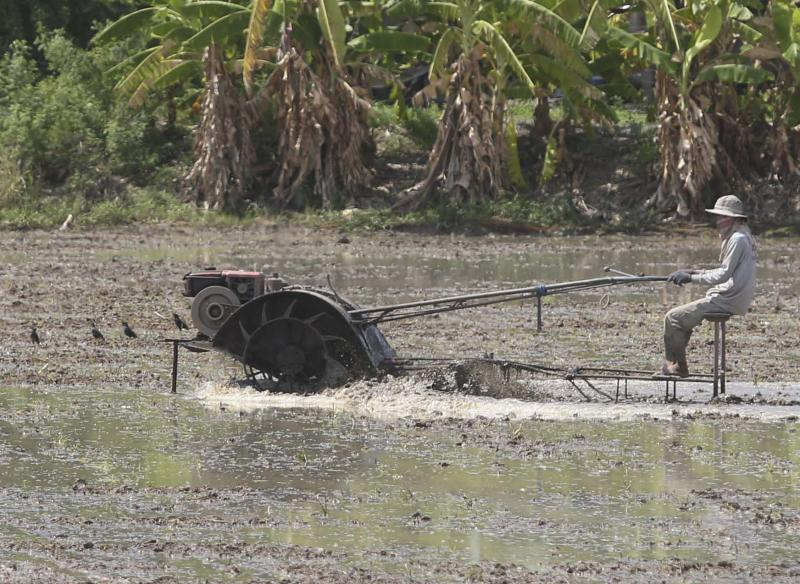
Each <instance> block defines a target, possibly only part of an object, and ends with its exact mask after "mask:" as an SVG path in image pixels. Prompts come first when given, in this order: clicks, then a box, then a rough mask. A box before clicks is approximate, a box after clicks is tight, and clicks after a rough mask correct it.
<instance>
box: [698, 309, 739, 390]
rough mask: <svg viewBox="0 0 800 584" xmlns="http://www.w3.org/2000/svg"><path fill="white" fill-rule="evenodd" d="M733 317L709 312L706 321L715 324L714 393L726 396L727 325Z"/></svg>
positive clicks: (726, 313)
mask: <svg viewBox="0 0 800 584" xmlns="http://www.w3.org/2000/svg"><path fill="white" fill-rule="evenodd" d="M731 316H733V314H731V313H730V312H709V313H708V314H706V315H705V320H707V321H709V322H713V323H714V393H713V397H717V396H718V395H719V394H723V395H724V394H725V353H726V346H725V323H727V322H728V320H729V319H730V318H731Z"/></svg>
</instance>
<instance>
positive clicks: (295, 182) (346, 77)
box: [0, 0, 800, 218]
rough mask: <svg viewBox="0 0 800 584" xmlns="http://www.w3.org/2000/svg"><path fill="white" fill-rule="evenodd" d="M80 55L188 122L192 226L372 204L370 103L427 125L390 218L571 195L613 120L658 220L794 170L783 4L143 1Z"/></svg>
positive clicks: (797, 118)
mask: <svg viewBox="0 0 800 584" xmlns="http://www.w3.org/2000/svg"><path fill="white" fill-rule="evenodd" d="M91 46H93V47H96V48H102V47H106V48H109V47H110V48H112V49H113V51H115V54H116V55H118V58H117V59H116V60H115V62H113V63H109V66H108V67H107V68H106V69H105V70H104V76H105V78H107V79H111V80H112V81H113V83H114V96H115V97H114V99H115V100H117V101H118V102H120V103H124V104H126V108H129V110H131V111H132V112H135V111H136V110H137V109H138V108H143V107H147V104H152V103H153V102H158V103H168V105H169V108H168V109H169V111H170V112H171V113H170V115H171V116H172V117H174V116H180V115H182V116H184V117H186V116H194V117H193V119H194V122H193V123H192V125H191V127H192V128H193V130H192V132H193V134H192V135H191V136H190V139H191V142H192V143H193V145H194V146H193V148H194V150H193V154H192V162H191V164H190V165H188V167H187V169H186V171H185V172H183V173H182V176H181V181H180V184H181V189H182V192H184V193H185V194H186V196H187V197H188V198H190V199H191V200H193V201H194V202H196V203H197V204H198V205H201V206H203V207H205V208H210V209H229V208H236V207H237V206H238V205H241V203H242V201H255V200H258V201H261V202H264V203H266V204H268V205H269V206H271V207H273V208H277V209H281V210H283V209H308V208H314V209H323V210H330V209H335V208H337V207H341V206H343V204H344V201H345V200H347V199H348V198H350V200H354V197H357V196H359V194H362V193H371V192H374V190H375V188H376V186H379V185H378V184H377V183H378V181H377V180H376V171H375V168H376V164H377V163H379V162H380V160H379V158H380V155H381V154H380V151H379V149H378V148H376V143H375V137H374V132H373V131H372V130H371V126H370V118H371V116H373V115H374V110H375V106H376V103H381V104H383V105H385V104H390V105H391V107H394V108H395V109H396V111H397V112H399V114H398V115H400V116H403V115H409V112H413V111H416V110H418V109H419V108H435V111H437V112H439V115H438V127H437V130H436V136H435V140H434V141H433V145H432V147H431V148H430V149H429V152H428V153H427V161H426V162H425V164H424V165H420V166H421V167H424V168H420V169H419V170H418V172H417V175H418V176H416V177H415V178H414V181H413V182H414V184H412V185H411V186H407V187H404V188H402V189H398V190H397V191H395V192H391V193H388V195H389V197H390V201H388V203H387V204H388V205H390V206H391V207H392V208H393V209H396V210H398V211H400V212H403V211H410V210H417V209H421V208H425V207H428V206H431V205H439V204H446V205H455V206H459V205H463V204H483V203H487V202H493V201H501V200H504V199H508V198H514V197H516V198H535V197H537V196H541V193H542V192H544V190H546V189H548V188H549V186H551V185H553V184H558V185H562V186H563V185H566V186H564V189H566V192H567V193H568V194H569V193H576V192H580V190H581V188H583V186H582V185H581V177H580V176H579V175H580V172H579V171H578V169H576V168H575V166H574V165H573V164H571V160H572V156H571V149H572V148H574V144H575V143H576V141H579V140H581V139H582V137H588V136H592V135H596V134H597V133H598V132H606V133H613V132H614V131H615V128H617V127H618V124H619V119H618V116H619V112H620V111H621V109H624V108H626V107H635V108H638V110H639V111H642V112H644V113H645V114H646V117H647V120H648V124H649V125H650V127H651V128H652V142H653V143H654V146H653V148H654V149H655V151H656V152H657V155H655V156H654V158H653V161H652V164H651V165H650V168H649V169H648V170H647V172H648V173H650V174H651V180H650V182H649V184H651V185H652V188H647V189H643V190H642V192H641V193H639V196H638V200H637V201H636V204H637V205H639V206H641V207H643V208H648V209H652V210H653V211H654V212H658V213H660V214H665V215H677V216H680V217H686V218H691V217H698V216H701V211H702V209H704V208H705V207H707V206H708V205H709V203H710V202H713V201H714V200H715V198H716V197H717V196H719V195H720V194H724V193H727V192H736V193H739V194H740V196H742V197H743V198H744V199H745V200H746V202H747V204H748V205H749V206H750V208H753V209H759V208H760V207H761V206H762V205H763V204H764V203H765V201H764V200H763V199H764V195H763V192H764V191H763V189H761V190H759V189H757V188H754V187H753V185H772V190H771V191H770V192H771V193H773V197H775V196H784V195H782V194H781V193H789V192H792V190H793V186H794V184H795V182H796V180H797V179H796V177H797V175H798V164H800V79H798V75H800V9H798V8H797V7H796V6H795V3H794V2H790V1H788V0H774V1H766V0H764V1H762V0H740V1H729V0H639V1H637V2H631V3H624V2H622V1H621V0H442V1H428V0H372V1H366V0H363V1H362V0H349V1H340V0H253V1H252V2H246V1H244V0H242V1H218V0H199V1H191V0H149V1H148V2H131V3H129V5H128V7H127V9H126V10H125V13H124V14H123V15H122V16H119V17H117V18H115V19H113V20H111V21H109V20H106V21H105V23H104V24H102V25H98V26H97V33H96V34H95V35H94V37H93V38H92V39H91ZM0 102H2V90H0ZM520 102H525V103H528V104H530V107H529V110H528V111H529V114H530V119H529V120H523V121H524V122H526V123H525V124H524V126H525V128H526V132H527V134H528V135H526V137H525V139H526V144H528V145H529V148H528V150H527V151H526V152H528V153H530V152H535V153H536V154H535V155H534V156H531V155H524V153H523V152H522V150H523V149H522V148H521V147H520V138H521V137H520V136H519V133H520V124H519V123H515V121H514V119H512V116H511V115H510V111H511V109H512V108H513V105H514V104H515V103H520ZM131 115H134V114H133V113H132V114H131ZM265 136H271V138H269V139H267V138H265ZM530 145H533V148H530ZM523 169H524V170H525V172H524V173H523V172H522V170H523ZM559 188H561V187H559ZM552 190H558V189H552ZM562 192H563V191H562ZM760 193H761V194H760ZM775 193H778V194H777V195H776V194H775ZM773 203H774V201H773ZM783 203H785V202H780V204H783ZM787 204H788V203H787Z"/></svg>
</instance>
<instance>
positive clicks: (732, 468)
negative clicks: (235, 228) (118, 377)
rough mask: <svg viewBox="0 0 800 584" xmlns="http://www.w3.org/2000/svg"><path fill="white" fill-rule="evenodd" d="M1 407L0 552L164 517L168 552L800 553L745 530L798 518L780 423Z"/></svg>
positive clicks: (11, 393)
mask: <svg viewBox="0 0 800 584" xmlns="http://www.w3.org/2000/svg"><path fill="white" fill-rule="evenodd" d="M0 396H1V397H0V412H2V414H0V436H2V442H0V488H1V489H2V492H3V493H4V496H3V497H2V498H0V515H2V517H3V518H4V521H3V522H2V524H0V538H3V539H6V540H8V539H12V540H13V539H19V540H20V541H24V540H26V539H29V538H48V537H53V536H54V535H56V534H62V536H63V535H64V534H70V533H73V534H77V533H84V534H85V533H87V532H89V533H91V537H92V538H93V539H94V540H95V541H113V542H118V543H125V542H129V543H131V544H132V545H133V544H134V543H135V542H137V541H141V540H146V539H147V538H154V537H160V536H161V535H162V534H163V531H162V530H163V524H162V523H160V522H155V521H153V522H151V523H148V521H147V518H151V519H152V518H155V517H160V518H163V517H164V515H165V514H166V516H167V517H168V518H169V517H171V518H175V521H176V526H175V527H174V529H177V530H179V534H180V538H181V540H182V541H187V542H201V541H217V540H219V541H226V540H229V539H230V538H231V537H235V538H236V539H238V540H242V539H243V540H246V541H269V542H284V543H295V544H301V545H308V546H313V547H323V548H326V549H331V550H339V551H346V552H350V553H351V554H352V555H353V561H356V562H358V558H359V555H360V552H361V551H363V550H393V551H398V550H400V551H403V553H406V554H408V555H410V556H411V557H425V558H435V557H440V556H441V553H442V552H446V553H447V555H448V557H457V558H461V559H463V560H466V561H477V560H491V561H498V562H515V563H518V564H523V565H528V566H542V565H548V564H553V563H558V562H564V561H575V560H603V559H607V558H608V557H628V558H643V559H660V558H672V557H678V558H686V559H693V560H697V561H705V560H710V559H714V558H717V559H718V558H719V557H720V555H723V556H734V555H735V557H736V558H737V559H738V560H740V561H744V562H761V563H763V562H771V561H779V560H780V559H781V558H785V557H796V556H797V551H796V550H797V547H796V545H795V544H796V542H795V540H796V534H795V533H794V532H793V530H790V529H786V528H783V529H776V526H775V525H774V524H771V523H770V522H769V521H764V520H759V519H758V518H759V517H763V516H764V515H763V513H762V514H761V515H759V514H758V513H759V512H761V511H763V512H766V511H765V510H770V509H773V510H774V509H779V510H780V513H781V514H782V515H781V516H782V517H794V518H795V520H796V518H797V516H798V510H800V499H799V498H798V490H797V485H798V479H799V478H800V476H798V462H800V437H799V436H798V434H797V427H798V426H797V424H793V423H789V424H760V423H749V424H746V425H742V424H736V423H733V422H725V421H720V420H717V421H714V420H680V421H678V420H675V421H670V422H651V421H637V422H625V423H615V424H607V423H599V422H569V423H568V422H543V421H538V422H537V421H530V422H524V423H521V424H506V425H503V426H501V427H499V428H497V429H494V430H492V432H487V429H486V428H488V425H487V426H486V427H484V428H483V429H482V430H480V431H477V432H476V431H475V430H474V429H465V430H464V432H470V433H473V434H474V439H470V440H467V439H466V438H465V437H466V436H467V434H466V433H464V434H462V433H461V432H453V431H452V428H451V429H444V428H443V429H442V430H441V431H439V430H436V429H435V428H429V429H427V430H426V431H424V432H419V430H418V429H417V428H415V427H414V425H413V424H410V423H406V422H404V421H402V420H401V421H399V422H396V423H391V424H389V423H383V422H381V423H379V422H375V421H370V420H367V419H364V418H355V417H353V416H352V415H350V414H347V413H341V412H339V413H337V412H331V411H320V410H285V409H274V410H272V409H267V410H262V411H257V412H255V413H242V412H232V411H227V410H225V409H224V408H222V407H221V408H220V409H219V410H216V411H209V410H208V409H205V408H203V407H202V406H201V405H200V404H198V403H197V402H196V401H195V400H193V399H190V398H185V397H171V396H165V395H158V394H153V393H149V392H140V391H109V390H98V389H95V390H73V391H69V392H58V391H51V392H45V391H33V390H28V389H15V388H4V389H3V390H2V392H1V393H0ZM481 432H483V434H481ZM498 443H502V444H504V445H506V446H507V445H512V447H505V448H500V449H498V448H497V447H496V446H495V445H496V444H498ZM182 487H192V488H203V489H210V490H216V491H218V494H216V495H213V497H214V498H213V501H212V503H211V505H212V507H210V508H203V507H202V505H201V504H200V503H198V502H196V501H195V502H193V503H191V504H190V503H185V504H181V503H180V502H179V500H178V497H177V495H176V493H178V492H180V488H182ZM176 489H177V490H176ZM219 493H222V495H220V494H219ZM743 494H744V495H746V498H747V500H748V503H747V505H741V504H739V503H737V501H738V499H737V497H739V496H740V495H743ZM223 495H224V496H223ZM31 496H33V497H34V499H35V503H36V504H35V505H31V502H32V499H31ZM211 496H212V495H209V497H211ZM759 510H761V511H759ZM203 513H206V514H208V513H211V515H210V516H208V515H206V516H205V517H206V519H207V521H205V522H202V523H198V524H197V525H195V524H193V523H192V521H191V518H192V517H196V516H198V514H200V515H202V514H203ZM770 513H771V511H770ZM72 517H77V518H87V521H88V518H90V517H91V518H92V519H91V521H88V523H86V522H82V521H75V522H70V521H68V518H72ZM209 517H210V519H209ZM253 517H256V518H259V519H260V520H259V521H253V520H252V518H253ZM121 526H122V527H121ZM231 529H235V531H234V532H233V533H232V531H231ZM732 542H733V543H732ZM734 547H735V549H734ZM183 569H186V570H188V571H189V573H192V574H194V575H196V576H200V575H201V574H202V570H200V568H199V567H197V568H196V569H195V568H192V567H191V566H189V567H186V566H184V567H183Z"/></svg>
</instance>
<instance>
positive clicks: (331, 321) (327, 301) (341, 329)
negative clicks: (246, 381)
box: [212, 289, 395, 374]
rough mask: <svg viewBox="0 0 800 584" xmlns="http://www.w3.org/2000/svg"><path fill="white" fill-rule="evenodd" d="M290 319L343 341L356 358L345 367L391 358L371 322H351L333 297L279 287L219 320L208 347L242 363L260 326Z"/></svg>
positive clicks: (373, 365) (371, 368) (376, 365)
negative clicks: (222, 320)
mask: <svg viewBox="0 0 800 584" xmlns="http://www.w3.org/2000/svg"><path fill="white" fill-rule="evenodd" d="M282 318H292V319H298V320H300V321H303V322H308V323H309V326H312V327H313V328H315V329H316V330H317V331H318V332H319V334H320V335H321V336H322V337H323V338H326V339H336V340H337V341H344V342H345V343H346V345H347V346H349V348H350V350H351V351H352V353H354V355H355V357H356V359H355V360H353V359H346V360H345V366H346V367H347V368H348V369H351V368H352V369H355V370H356V371H351V373H354V374H358V373H359V372H360V371H358V370H365V371H364V372H365V373H366V372H373V373H374V372H376V371H377V370H379V369H381V368H382V367H384V366H385V365H386V364H388V363H387V362H388V360H391V359H393V358H394V357H395V352H394V350H393V349H392V348H391V346H390V345H389V343H388V342H387V341H386V338H385V337H384V336H383V334H382V333H381V332H380V330H378V328H377V326H376V325H374V324H360V323H358V321H354V320H353V319H352V317H351V316H350V314H349V313H348V311H347V309H346V308H345V307H343V306H341V305H340V304H339V303H338V302H337V301H336V300H335V299H333V298H330V297H329V296H328V295H326V294H325V293H322V291H317V290H306V289H302V290H297V289H290V290H282V291H279V292H271V293H269V294H265V295H263V296H259V297H257V298H254V299H253V300H251V301H249V302H247V303H246V304H243V305H242V306H240V307H239V308H238V310H236V311H235V312H234V313H233V314H231V316H230V317H229V318H228V319H227V320H226V321H225V322H224V323H223V325H222V326H221V327H220V329H219V331H217V334H216V335H214V338H213V339H212V346H213V347H215V348H216V349H219V350H221V351H223V352H225V353H227V354H229V355H231V356H232V357H234V358H235V359H237V360H238V361H240V362H242V363H244V364H245V365H250V366H256V365H257V364H256V363H248V358H247V355H246V353H247V351H246V348H247V344H248V341H249V339H250V337H251V336H252V335H253V334H254V333H255V331H256V330H258V329H259V328H260V327H262V326H264V325H266V324H268V323H269V322H271V321H274V320H275V319H282Z"/></svg>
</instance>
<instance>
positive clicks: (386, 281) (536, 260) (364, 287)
mask: <svg viewBox="0 0 800 584" xmlns="http://www.w3.org/2000/svg"><path fill="white" fill-rule="evenodd" d="M426 241H427V240H425V239H423V240H422V244H421V245H420V247H419V248H418V252H417V253H416V254H414V255H411V254H408V253H404V254H394V253H387V252H391V251H394V250H392V249H391V247H390V246H388V247H389V249H387V246H380V247H377V248H375V249H373V250H370V253H368V254H366V253H364V252H363V251H361V250H360V249H358V248H357V249H356V250H355V251H351V250H350V248H349V247H347V246H330V247H329V248H328V249H326V250H324V251H323V252H321V253H320V254H319V255H315V256H314V257H313V258H310V257H305V256H302V255H297V254H294V253H293V249H294V248H293V247H292V246H291V245H285V242H281V241H276V242H275V245H274V246H272V247H270V249H269V250H268V251H265V250H254V249H252V248H247V247H238V248H233V249H231V250H228V252H227V253H226V254H225V255H224V256H223V257H221V258H220V259H218V260H216V261H217V262H218V263H219V264H225V265H228V264H230V265H235V266H239V267H253V266H261V267H263V268H264V269H265V270H266V271H278V272H280V273H281V274H283V275H285V276H286V277H287V278H288V279H289V280H290V281H291V282H293V283H301V284H313V285H319V286H325V282H326V276H327V275H330V276H331V278H332V280H333V282H334V283H335V285H336V287H337V289H338V290H339V291H340V292H343V293H345V294H347V295H349V296H352V299H353V300H355V301H357V302H358V303H359V304H361V305H363V306H369V305H373V304H374V303H375V302H377V298H376V297H378V296H381V295H382V293H384V292H386V291H389V292H391V293H392V297H393V298H394V299H396V301H397V302H404V301H407V300H413V299H416V298H419V297H420V296H425V295H426V293H425V291H426V290H427V289H430V288H440V289H441V288H442V287H443V285H444V286H445V287H447V288H448V289H449V290H450V291H451V292H454V293H459V292H463V293H467V292H473V291H489V290H495V289H501V288H509V287H519V286H529V285H535V284H539V283H557V282H569V281H574V280H583V279H589V278H600V277H605V276H608V275H610V274H607V273H605V272H604V271H603V268H604V267H605V266H613V267H615V268H617V269H619V270H622V271H624V272H628V273H633V274H639V273H644V274H647V275H668V274H669V273H671V272H673V271H675V270H677V269H679V268H682V267H701V268H704V267H708V268H712V267H717V266H718V265H719V262H718V261H717V255H718V253H719V240H718V239H717V238H716V236H715V235H714V233H713V232H712V231H709V233H708V234H704V235H703V236H702V237H692V238H691V239H687V240H686V243H683V244H682V240H676V239H663V238H650V237H638V238H637V237H563V238H535V237H534V238H497V239H496V240H495V239H490V238H484V239H482V240H480V242H481V245H480V246H479V250H478V251H476V250H475V249H474V248H473V249H471V250H470V251H469V257H470V258H471V259H470V260H469V261H465V260H464V258H463V257H460V256H459V255H452V248H450V247H447V248H442V250H445V249H447V250H449V252H445V251H442V250H439V249H437V247H436V240H431V241H428V244H427V245H426V243H425V242H426ZM472 245H473V246H474V245H475V243H474V242H472ZM793 246H796V242H795V241H794V240H788V239H781V240H770V241H767V242H764V243H762V244H761V247H760V249H759V280H760V282H761V283H762V284H763V283H766V282H768V281H770V280H773V281H774V280H777V279H780V278H783V279H784V280H785V279H786V277H787V276H791V277H792V278H794V271H795V269H796V266H794V265H793V263H792V262H793V261H794V252H793V251H792V249H793ZM667 247H668V249H669V251H668V253H665V248H667ZM406 251H407V250H406ZM320 257H322V258H323V260H324V263H321V262H320ZM212 261H213V260H212ZM792 286H794V287H795V288H796V289H795V290H794V291H795V292H800V287H798V283H797V282H796V281H794V279H793V280H792ZM662 289H663V285H659V284H655V285H636V286H630V287H625V288H624V289H615V290H617V292H615V293H616V294H623V295H637V296H640V297H642V299H643V300H646V298H647V296H652V293H653V291H654V290H662Z"/></svg>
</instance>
